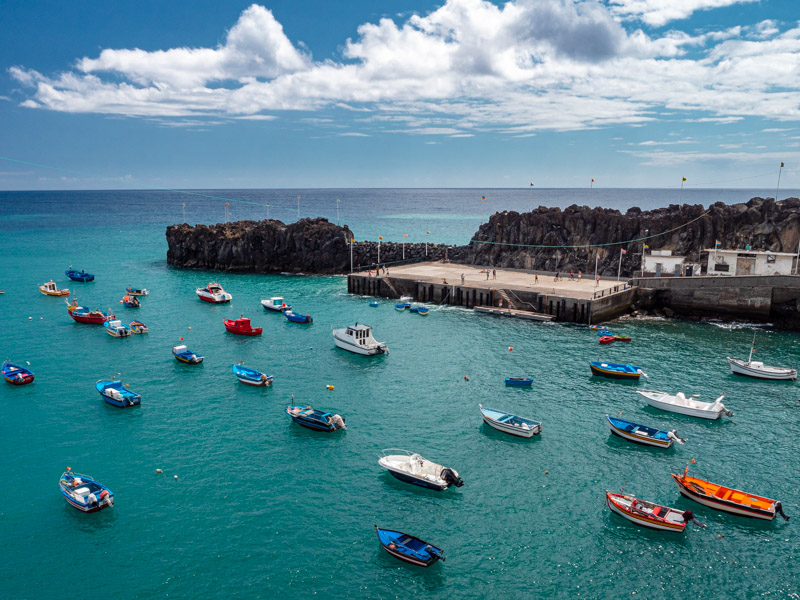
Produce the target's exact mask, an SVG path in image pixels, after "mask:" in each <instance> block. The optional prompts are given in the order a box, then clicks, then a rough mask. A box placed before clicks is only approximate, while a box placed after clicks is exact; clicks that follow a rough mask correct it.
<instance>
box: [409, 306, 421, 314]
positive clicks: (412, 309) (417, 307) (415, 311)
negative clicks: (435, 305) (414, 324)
mask: <svg viewBox="0 0 800 600" xmlns="http://www.w3.org/2000/svg"><path fill="white" fill-rule="evenodd" d="M419 309H420V307H419V306H411V307H409V308H408V312H410V313H418V312H419Z"/></svg>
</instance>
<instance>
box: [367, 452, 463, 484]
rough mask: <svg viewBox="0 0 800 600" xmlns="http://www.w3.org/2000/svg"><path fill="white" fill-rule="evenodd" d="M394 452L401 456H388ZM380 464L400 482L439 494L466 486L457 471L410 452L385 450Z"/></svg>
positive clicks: (379, 461)
mask: <svg viewBox="0 0 800 600" xmlns="http://www.w3.org/2000/svg"><path fill="white" fill-rule="evenodd" d="M392 451H393V452H400V453H401V454H388V453H389V452H392ZM378 464H379V465H380V466H382V467H383V468H384V469H386V470H387V471H389V473H391V474H392V475H394V476H395V477H397V479H399V480H400V481H405V482H406V483H413V484H414V485H419V486H422V487H425V488H428V489H431V490H436V491H437V492H441V491H443V490H446V489H447V488H449V487H450V486H451V485H454V486H456V487H461V486H462V485H464V481H463V480H462V479H461V477H459V475H458V472H457V471H456V470H455V469H450V468H448V467H443V466H442V465H438V464H436V463H435V462H432V461H430V460H428V459H427V458H423V457H422V456H420V455H419V454H416V453H413V452H409V451H408V450H401V449H399V448H388V449H386V450H383V454H382V456H381V458H380V459H378Z"/></svg>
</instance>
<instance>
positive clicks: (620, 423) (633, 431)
mask: <svg viewBox="0 0 800 600" xmlns="http://www.w3.org/2000/svg"><path fill="white" fill-rule="evenodd" d="M606 419H608V425H609V427H610V428H611V433H613V434H614V435H618V436H619V437H621V438H625V439H626V440H630V441H632V442H636V443H638V444H645V445H646V446H657V447H659V448H669V447H671V446H672V443H673V442H678V443H679V444H682V443H684V442H685V441H686V440H685V439H684V438H680V437H678V432H677V431H676V430H674V429H673V430H672V431H662V430H661V429H656V428H655V427H648V426H647V425H640V424H639V423H633V422H631V421H626V420H625V419H620V418H617V417H609V416H608V415H606Z"/></svg>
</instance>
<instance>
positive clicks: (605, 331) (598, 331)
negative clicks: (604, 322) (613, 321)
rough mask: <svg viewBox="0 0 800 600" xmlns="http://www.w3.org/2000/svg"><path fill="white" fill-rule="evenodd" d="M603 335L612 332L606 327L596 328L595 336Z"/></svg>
mask: <svg viewBox="0 0 800 600" xmlns="http://www.w3.org/2000/svg"><path fill="white" fill-rule="evenodd" d="M604 335H614V334H613V333H611V332H610V331H609V330H608V329H598V330H597V336H598V337H603V336H604Z"/></svg>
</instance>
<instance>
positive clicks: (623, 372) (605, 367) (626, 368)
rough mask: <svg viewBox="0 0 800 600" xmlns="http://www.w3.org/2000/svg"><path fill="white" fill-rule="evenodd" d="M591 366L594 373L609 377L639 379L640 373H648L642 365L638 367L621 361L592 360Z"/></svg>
mask: <svg viewBox="0 0 800 600" xmlns="http://www.w3.org/2000/svg"><path fill="white" fill-rule="evenodd" d="M589 368H590V369H591V370H592V375H599V376H601V377H608V378H610V379H630V380H633V381H639V376H640V375H645V376H646V373H645V372H644V371H643V370H642V367H637V366H634V365H631V364H627V365H623V364H620V363H607V362H601V361H599V360H590V361H589Z"/></svg>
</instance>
